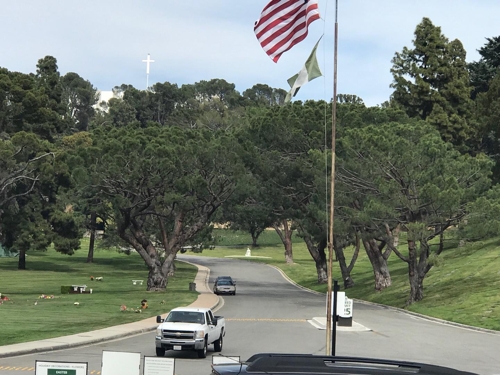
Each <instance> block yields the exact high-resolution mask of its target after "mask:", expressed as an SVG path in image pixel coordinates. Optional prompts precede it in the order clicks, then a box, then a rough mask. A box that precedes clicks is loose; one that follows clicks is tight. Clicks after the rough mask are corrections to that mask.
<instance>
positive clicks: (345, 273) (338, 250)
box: [333, 239, 360, 289]
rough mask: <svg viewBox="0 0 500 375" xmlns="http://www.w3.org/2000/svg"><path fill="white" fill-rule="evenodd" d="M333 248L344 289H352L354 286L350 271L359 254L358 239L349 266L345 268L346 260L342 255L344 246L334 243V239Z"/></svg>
mask: <svg viewBox="0 0 500 375" xmlns="http://www.w3.org/2000/svg"><path fill="white" fill-rule="evenodd" d="M334 242H335V246H334V247H333V249H334V250H335V256H336V257H337V260H338V262H339V266H340V273H341V274H342V280H343V282H344V288H345V289H348V288H352V287H353V286H354V280H353V279H352V277H351V271H352V269H353V267H354V263H355V262H356V259H357V258H358V254H359V247H360V246H359V239H357V241H356V248H355V249H354V254H353V255H352V259H351V262H350V264H349V266H347V263H346V260H345V255H344V246H342V244H341V243H340V242H339V241H336V240H335V239H334Z"/></svg>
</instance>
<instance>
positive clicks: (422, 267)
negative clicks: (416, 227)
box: [406, 240, 432, 305]
mask: <svg viewBox="0 0 500 375" xmlns="http://www.w3.org/2000/svg"><path fill="white" fill-rule="evenodd" d="M418 253H420V254H418ZM431 268H432V266H431V265H430V264H429V245H428V243H427V240H421V241H420V251H418V250H417V244H416V242H415V241H414V240H408V277H409V281H410V296H409V297H408V301H406V305H411V304H412V303H414V302H418V301H421V300H422V299H423V298H424V279H425V276H426V275H427V273H428V272H429V270H430V269H431Z"/></svg>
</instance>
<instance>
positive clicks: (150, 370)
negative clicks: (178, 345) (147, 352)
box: [144, 356, 175, 375]
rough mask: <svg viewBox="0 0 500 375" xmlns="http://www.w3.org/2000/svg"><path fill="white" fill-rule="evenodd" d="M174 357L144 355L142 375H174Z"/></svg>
mask: <svg viewBox="0 0 500 375" xmlns="http://www.w3.org/2000/svg"><path fill="white" fill-rule="evenodd" d="M174 370H175V358H166V357H146V356H144V375H174Z"/></svg>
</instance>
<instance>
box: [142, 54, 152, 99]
mask: <svg viewBox="0 0 500 375" xmlns="http://www.w3.org/2000/svg"><path fill="white" fill-rule="evenodd" d="M142 62H145V63H146V90H147V89H148V88H149V64H150V63H153V62H155V61H154V60H151V56H149V53H148V58H147V59H146V60H142Z"/></svg>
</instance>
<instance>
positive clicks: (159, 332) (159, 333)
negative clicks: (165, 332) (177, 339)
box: [156, 328, 161, 336]
mask: <svg viewBox="0 0 500 375" xmlns="http://www.w3.org/2000/svg"><path fill="white" fill-rule="evenodd" d="M156 336H161V328H156Z"/></svg>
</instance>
